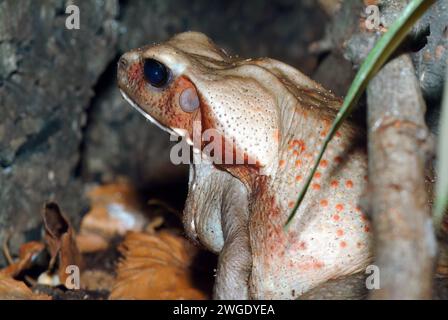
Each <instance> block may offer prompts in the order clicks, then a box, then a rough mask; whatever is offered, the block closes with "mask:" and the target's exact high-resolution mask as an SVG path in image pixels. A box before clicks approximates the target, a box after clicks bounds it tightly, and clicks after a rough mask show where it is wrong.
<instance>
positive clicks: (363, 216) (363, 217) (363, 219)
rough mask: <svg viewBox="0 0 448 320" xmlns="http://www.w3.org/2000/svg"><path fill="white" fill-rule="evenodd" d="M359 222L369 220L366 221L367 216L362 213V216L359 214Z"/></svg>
mask: <svg viewBox="0 0 448 320" xmlns="http://www.w3.org/2000/svg"><path fill="white" fill-rule="evenodd" d="M361 220H362V221H368V220H369V219H367V216H366V215H365V214H364V213H363V214H361Z"/></svg>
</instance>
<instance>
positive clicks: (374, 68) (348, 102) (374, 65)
mask: <svg viewBox="0 0 448 320" xmlns="http://www.w3.org/2000/svg"><path fill="white" fill-rule="evenodd" d="M434 2H435V0H412V1H411V2H410V3H409V5H408V6H407V7H406V8H405V9H404V10H403V12H402V14H401V16H400V17H399V18H398V19H397V20H396V21H395V22H394V23H393V24H392V26H391V27H390V29H389V30H388V31H387V32H386V33H385V34H384V35H383V36H382V37H381V38H380V39H379V40H378V42H377V44H376V45H375V47H374V48H373V49H372V51H370V53H369V55H368V56H367V58H366V59H365V61H364V63H363V64H362V66H361V68H360V69H359V71H358V73H357V74H356V77H355V79H354V80H353V82H352V85H351V86H350V89H349V90H348V93H347V96H346V97H345V99H344V103H343V104H342V107H341V109H340V111H339V112H338V114H337V115H336V118H335V120H334V121H333V123H332V125H331V128H330V130H329V132H328V134H327V135H326V137H325V139H324V141H323V144H322V147H321V149H320V151H319V154H318V156H317V159H316V161H315V163H314V166H313V169H312V170H311V172H310V174H309V175H308V177H307V179H306V180H305V185H304V187H303V188H302V190H301V191H300V193H299V196H298V198H297V201H296V203H295V205H294V208H293V209H292V212H291V214H290V215H289V217H288V220H287V221H286V224H285V228H287V227H288V226H289V224H290V222H291V221H292V219H294V216H295V214H296V212H297V209H298V208H299V206H300V203H301V202H302V200H303V198H304V197H305V194H306V192H307V190H308V188H309V186H310V183H311V180H312V179H313V176H314V173H315V172H316V170H317V167H318V165H319V162H320V160H321V159H322V156H323V154H324V152H325V150H326V148H327V146H328V143H329V142H330V141H331V139H332V138H333V136H334V134H335V133H336V131H337V130H338V128H339V127H340V126H341V124H342V122H343V121H344V120H345V119H346V118H347V117H348V116H349V115H350V113H351V111H352V109H353V108H354V107H355V105H356V103H357V101H358V99H359V97H360V96H361V94H362V93H363V92H364V90H365V88H366V86H367V84H368V82H369V80H370V79H371V78H372V77H373V76H374V75H375V74H376V73H377V72H378V70H379V69H380V68H381V67H382V66H383V65H384V63H385V62H386V61H387V59H389V57H390V56H391V54H392V53H393V52H394V51H395V49H397V47H398V46H399V45H400V43H401V42H402V41H403V39H404V38H405V37H406V35H407V33H408V32H409V30H410V29H411V28H412V26H413V25H414V24H415V22H416V21H417V20H418V19H419V18H420V17H421V16H422V15H423V14H424V13H425V12H426V10H428V8H429V7H430V6H431V5H432V4H433V3H434Z"/></svg>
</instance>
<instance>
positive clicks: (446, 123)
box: [433, 68, 448, 229]
mask: <svg viewBox="0 0 448 320" xmlns="http://www.w3.org/2000/svg"><path fill="white" fill-rule="evenodd" d="M437 157H438V160H437V183H436V200H435V206H434V210H433V217H434V226H435V227H436V228H437V229H440V227H441V225H442V221H443V215H444V213H445V210H446V208H447V206H448V68H447V73H446V78H445V92H444V94H443V102H442V114H441V115H440V132H439V143H438V147H437Z"/></svg>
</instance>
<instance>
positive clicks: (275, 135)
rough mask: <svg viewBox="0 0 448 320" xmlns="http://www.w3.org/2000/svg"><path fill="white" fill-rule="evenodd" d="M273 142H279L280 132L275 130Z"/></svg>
mask: <svg viewBox="0 0 448 320" xmlns="http://www.w3.org/2000/svg"><path fill="white" fill-rule="evenodd" d="M273 135H274V140H275V141H279V140H280V131H279V130H278V129H277V130H275V131H274V134H273Z"/></svg>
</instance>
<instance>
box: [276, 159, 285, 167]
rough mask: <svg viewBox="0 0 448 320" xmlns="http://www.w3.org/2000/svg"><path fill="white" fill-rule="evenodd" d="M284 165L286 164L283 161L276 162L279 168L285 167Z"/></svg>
mask: <svg viewBox="0 0 448 320" xmlns="http://www.w3.org/2000/svg"><path fill="white" fill-rule="evenodd" d="M285 163H286V161H285V160H280V161H279V162H278V165H279V166H280V167H284V166H285Z"/></svg>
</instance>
